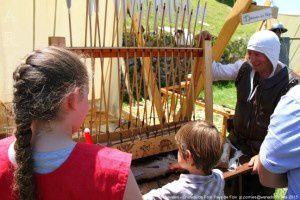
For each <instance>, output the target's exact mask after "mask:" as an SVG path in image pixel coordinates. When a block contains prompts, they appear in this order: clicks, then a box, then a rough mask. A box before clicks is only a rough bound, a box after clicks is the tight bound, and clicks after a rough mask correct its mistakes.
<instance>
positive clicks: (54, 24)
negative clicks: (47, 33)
mask: <svg viewBox="0 0 300 200" xmlns="http://www.w3.org/2000/svg"><path fill="white" fill-rule="evenodd" d="M56 13H57V0H55V8H54V23H53V36H55V32H56V16H57V14H56Z"/></svg>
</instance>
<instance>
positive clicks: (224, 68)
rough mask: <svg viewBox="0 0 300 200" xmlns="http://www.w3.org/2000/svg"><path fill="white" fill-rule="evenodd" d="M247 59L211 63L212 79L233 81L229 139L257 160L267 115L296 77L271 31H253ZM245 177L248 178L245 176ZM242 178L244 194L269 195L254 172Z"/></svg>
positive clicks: (266, 129)
mask: <svg viewBox="0 0 300 200" xmlns="http://www.w3.org/2000/svg"><path fill="white" fill-rule="evenodd" d="M247 50H248V58H249V59H248V60H247V61H237V62H235V63H234V64H228V65H222V64H220V63H216V62H214V63H213V78H214V80H215V81H216V80H235V84H236V88H237V104H236V109H235V117H234V120H233V130H232V131H231V132H230V134H229V137H228V138H229V140H230V141H231V143H232V144H233V145H234V146H236V147H237V148H238V149H240V150H242V152H243V153H244V154H246V155H248V156H250V157H253V158H252V160H251V161H250V162H249V164H250V165H252V164H253V163H254V161H255V160H256V159H257V156H256V155H257V154H258V153H259V149H260V146H261V144H262V142H263V140H264V138H265V136H266V134H267V131H268V125H269V123H270V116H271V115H272V113H273V111H274V109H275V107H276V105H277V103H278V101H279V100H280V97H281V96H282V95H284V94H285V93H286V92H287V91H288V90H289V88H291V87H293V86H294V85H296V84H298V82H299V81H298V79H299V78H298V76H297V75H296V74H294V73H293V72H292V71H291V70H290V69H288V68H287V66H286V65H285V64H283V63H281V62H280V61H279V52H280V42H279V39H278V37H277V35H276V34H275V33H273V32H272V31H267V30H266V31H259V32H256V33H254V34H253V35H252V36H251V38H250V40H249V42H248V46H247ZM248 176H249V177H248ZM248 176H247V178H246V179H244V180H246V181H244V182H243V183H244V186H243V188H244V189H243V191H244V192H245V194H244V195H268V196H269V195H272V194H273V193H274V190H273V189H270V188H265V187H263V186H261V185H260V182H259V178H258V176H257V175H253V176H251V175H248Z"/></svg>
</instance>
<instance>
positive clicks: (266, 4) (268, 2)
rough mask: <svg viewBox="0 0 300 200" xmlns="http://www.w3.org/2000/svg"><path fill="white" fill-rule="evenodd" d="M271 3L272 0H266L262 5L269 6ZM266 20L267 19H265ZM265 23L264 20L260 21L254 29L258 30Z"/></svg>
mask: <svg viewBox="0 0 300 200" xmlns="http://www.w3.org/2000/svg"><path fill="white" fill-rule="evenodd" d="M271 4H272V2H271V1H270V0H266V1H265V3H264V6H267V7H270V6H271ZM267 21H268V20H267ZM265 24H266V21H262V22H260V24H259V25H258V27H257V29H256V31H260V30H262V28H263V26H264V25H265Z"/></svg>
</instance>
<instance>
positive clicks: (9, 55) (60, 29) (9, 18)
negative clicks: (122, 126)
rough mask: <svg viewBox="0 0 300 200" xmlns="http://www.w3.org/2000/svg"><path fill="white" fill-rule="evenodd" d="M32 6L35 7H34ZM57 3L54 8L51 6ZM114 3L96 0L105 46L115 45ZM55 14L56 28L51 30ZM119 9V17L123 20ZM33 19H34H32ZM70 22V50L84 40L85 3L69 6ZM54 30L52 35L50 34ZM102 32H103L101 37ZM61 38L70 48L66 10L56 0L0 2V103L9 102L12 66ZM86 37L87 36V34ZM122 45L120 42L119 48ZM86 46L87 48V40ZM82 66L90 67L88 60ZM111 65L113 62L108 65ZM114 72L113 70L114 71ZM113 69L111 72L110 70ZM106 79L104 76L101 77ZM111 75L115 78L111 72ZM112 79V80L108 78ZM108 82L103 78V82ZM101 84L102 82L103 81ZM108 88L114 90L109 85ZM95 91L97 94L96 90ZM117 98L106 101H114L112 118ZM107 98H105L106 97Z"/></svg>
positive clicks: (115, 111) (64, 4) (93, 18)
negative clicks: (28, 54) (49, 41)
mask: <svg viewBox="0 0 300 200" xmlns="http://www.w3.org/2000/svg"><path fill="white" fill-rule="evenodd" d="M34 2H35V3H34ZM55 2H57V4H55ZM105 2H108V4H107V10H108V12H107V23H106V28H105V29H104V28H103V26H104V24H105V23H104V19H105V17H104V16H105V5H106V4H105ZM114 2H115V1H106V0H99V4H100V8H101V9H100V8H99V19H100V20H99V21H100V22H99V23H100V30H101V31H100V35H101V38H103V35H104V34H106V39H105V42H102V45H103V43H105V46H111V45H112V44H113V46H115V45H116V36H115V38H114V42H113V39H112V35H113V34H112V30H113V23H112V20H113V18H114V13H115V12H114V11H115V5H114ZM55 7H56V8H57V10H56V26H55V28H54V21H55V20H54V19H55V17H54V16H55ZM121 11H122V9H120V13H119V16H123V14H122V13H121ZM34 16H35V17H34ZM94 16H95V13H93V17H92V23H93V24H94V20H95V17H94ZM71 19H72V33H73V34H72V35H73V46H74V47H78V46H81V47H82V46H84V40H85V21H86V1H72V6H71ZM119 19H120V21H119V30H120V31H118V33H119V38H121V37H120V35H121V34H122V31H121V30H122V26H123V23H122V20H121V17H120V18H119ZM54 30H55V31H54ZM103 30H106V32H105V33H104V32H103ZM54 32H55V35H56V36H63V37H65V38H66V45H67V46H70V40H69V23H68V9H67V5H66V1H59V0H56V1H54V0H45V1H27V0H10V1H4V0H2V1H1V6H0V101H2V102H11V100H12V92H13V90H12V83H13V80H12V73H13V71H14V69H15V68H16V65H17V64H18V63H19V62H20V61H21V59H22V58H23V57H24V56H25V55H26V54H27V53H29V52H30V51H32V50H33V49H38V48H43V47H46V46H48V37H49V36H53V35H54ZM88 37H89V33H88ZM121 43H122V41H121V40H120V44H121ZM87 44H88V45H87V46H90V42H89V40H88V42H87ZM86 62H87V63H86V64H87V65H90V63H89V60H86ZM112 62H114V61H112ZM99 65H100V64H99V63H96V71H95V74H99V72H98V71H97V69H99V67H97V66H99ZM104 65H108V61H107V60H106V61H104ZM114 69H116V68H114ZM114 69H113V70H114ZM105 74H106V75H107V73H105ZM112 74H113V75H114V74H117V73H116V72H114V71H112ZM112 78H113V77H112ZM99 79H100V77H99V78H98V79H97V78H96V80H95V86H97V85H99V84H97V83H99V82H100V80H99ZM105 79H106V80H107V79H108V78H107V77H106V78H105ZM106 80H105V81H106ZM111 87H112V88H113V87H115V86H114V85H111ZM96 90H97V88H96ZM97 91H100V89H98V90H97ZM118 95H119V94H117V93H111V96H110V98H111V99H112V101H113V100H116V101H115V102H112V101H111V111H112V112H113V114H114V115H118V113H117V112H118V108H117V107H118V101H117V100H118V98H119V97H118ZM108 98H109V97H108Z"/></svg>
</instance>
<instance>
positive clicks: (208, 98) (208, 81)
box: [204, 40, 213, 123]
mask: <svg viewBox="0 0 300 200" xmlns="http://www.w3.org/2000/svg"><path fill="white" fill-rule="evenodd" d="M204 66H205V68H204V77H205V85H204V94H205V95H204V99H205V120H206V121H208V122H210V123H213V92H212V49H211V41H208V40H205V41H204Z"/></svg>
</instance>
